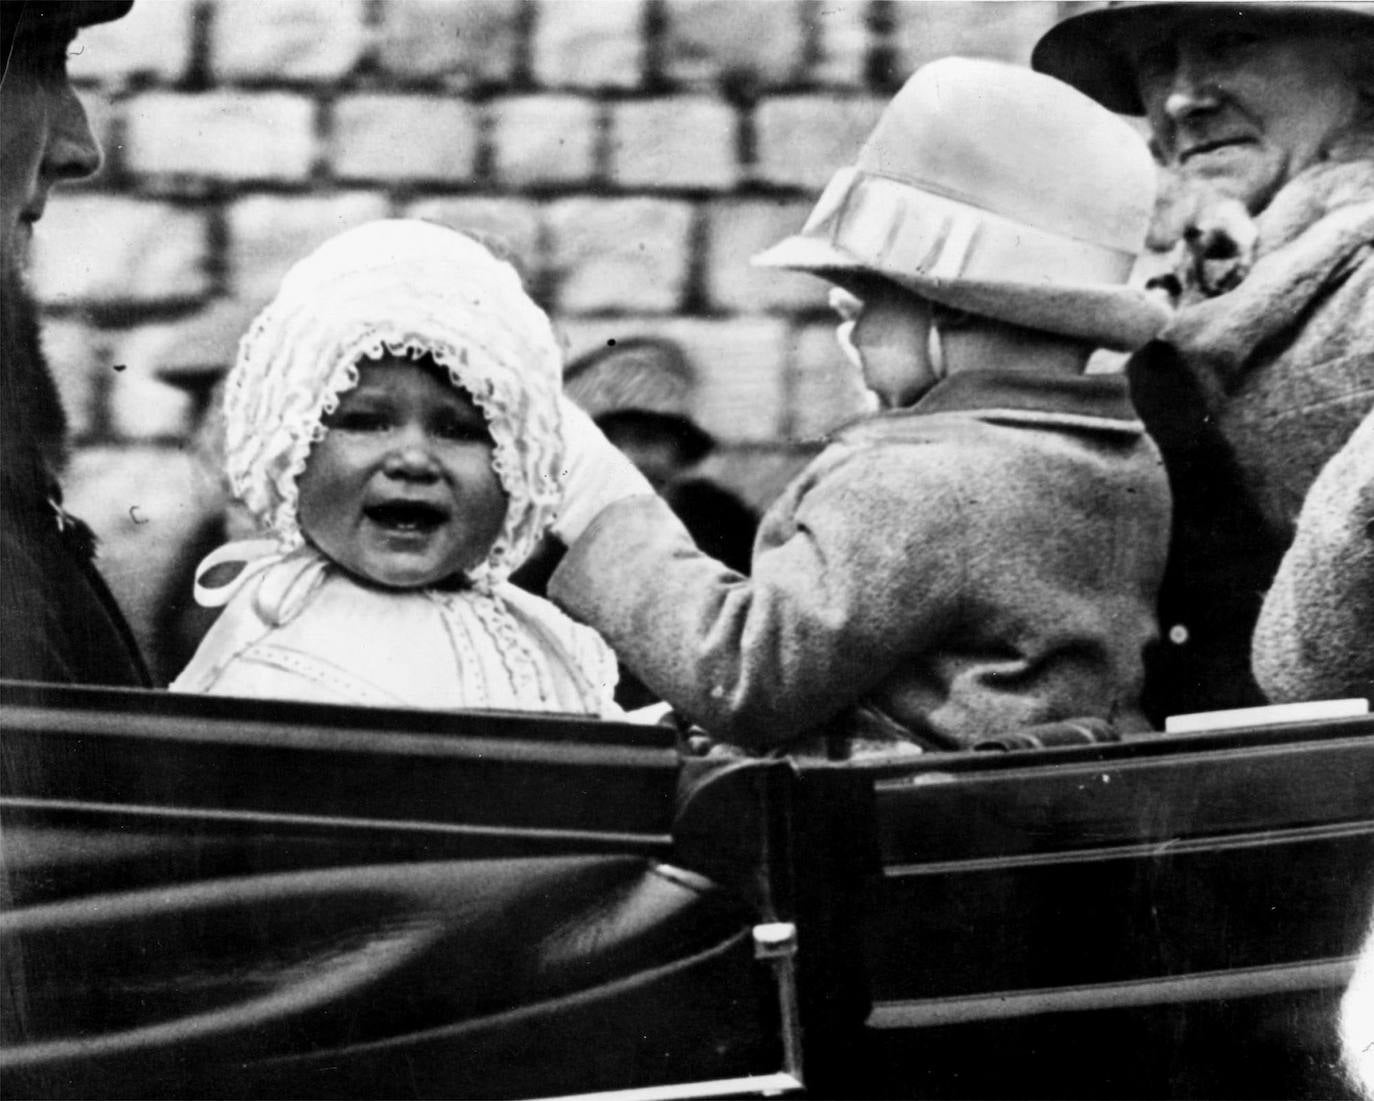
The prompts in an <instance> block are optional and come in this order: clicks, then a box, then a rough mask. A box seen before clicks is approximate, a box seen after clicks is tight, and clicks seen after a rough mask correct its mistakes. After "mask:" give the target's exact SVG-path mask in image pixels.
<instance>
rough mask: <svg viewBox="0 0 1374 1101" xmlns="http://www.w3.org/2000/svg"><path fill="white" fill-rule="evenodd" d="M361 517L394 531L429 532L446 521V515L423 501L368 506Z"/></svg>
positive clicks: (388, 502) (392, 502)
mask: <svg viewBox="0 0 1374 1101" xmlns="http://www.w3.org/2000/svg"><path fill="white" fill-rule="evenodd" d="M363 515H365V516H366V517H367V518H368V519H369V520H371V521H372V522H373V523H374V524H376V525H378V526H379V527H384V528H391V529H392V530H394V531H431V530H433V529H434V528H437V527H438V526H439V525H440V524H442V523H444V521H446V520H447V519H448V513H446V512H445V511H444V510H443V509H441V508H438V507H437V506H435V505H429V504H425V503H424V502H423V501H387V502H386V503H384V504H380V505H369V506H368V507H367V508H365V509H363Z"/></svg>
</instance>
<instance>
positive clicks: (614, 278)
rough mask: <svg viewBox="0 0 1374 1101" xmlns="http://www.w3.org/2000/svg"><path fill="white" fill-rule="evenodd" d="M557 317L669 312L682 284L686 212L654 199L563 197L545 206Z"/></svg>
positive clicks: (687, 207)
mask: <svg viewBox="0 0 1374 1101" xmlns="http://www.w3.org/2000/svg"><path fill="white" fill-rule="evenodd" d="M547 218H548V226H549V235H550V244H551V249H552V256H551V263H552V266H553V268H554V270H555V272H556V274H557V276H558V290H557V301H558V308H559V310H560V311H561V312H564V313H572V314H579V313H598V312H617V313H620V312H629V313H633V312H636V311H639V312H645V313H655V312H662V313H668V312H671V311H673V310H676V309H678V308H679V306H680V305H681V304H682V300H683V295H684V292H685V289H686V286H687V277H688V270H689V260H690V255H689V247H690V241H691V231H692V207H691V205H690V204H688V203H682V202H670V201H667V200H658V199H606V200H602V199H590V198H575V199H564V200H561V201H559V202H556V203H553V204H552V205H551V206H550V207H549V208H548V214H547Z"/></svg>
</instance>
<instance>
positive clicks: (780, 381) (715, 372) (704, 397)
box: [560, 316, 787, 444]
mask: <svg viewBox="0 0 1374 1101" xmlns="http://www.w3.org/2000/svg"><path fill="white" fill-rule="evenodd" d="M560 331H561V332H562V333H563V334H564V337H565V340H566V342H567V345H568V357H569V358H570V359H572V358H575V357H576V356H579V355H581V354H583V353H584V352H588V351H591V350H592V349H594V348H600V347H604V346H605V345H606V343H607V342H608V341H610V340H617V341H619V340H628V339H630V338H633V337H638V336H657V337H663V338H666V339H668V340H673V341H676V342H677V343H678V344H679V345H680V346H681V348H682V350H683V352H684V353H685V355H686V357H687V361H688V362H689V363H690V364H691V365H692V368H693V370H694V371H695V372H696V376H697V384H698V385H697V392H696V395H695V400H694V402H693V414H694V417H695V419H696V420H697V421H698V423H700V424H701V426H702V427H703V428H705V429H706V430H707V431H708V432H710V433H711V434H712V435H713V436H715V437H716V439H717V440H718V441H719V442H721V443H722V444H731V443H759V442H769V441H773V440H776V439H777V438H778V435H779V433H780V432H781V429H782V426H783V413H784V409H783V406H784V396H785V374H786V359H785V357H786V343H787V326H786V324H785V323H784V322H782V321H780V320H776V319H774V318H767V317H737V318H730V319H727V320H716V319H704V318H694V317H676V318H654V317H645V316H632V317H615V318H578V319H569V320H567V321H564V322H562V323H561V324H560Z"/></svg>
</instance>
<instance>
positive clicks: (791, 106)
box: [753, 95, 887, 192]
mask: <svg viewBox="0 0 1374 1101" xmlns="http://www.w3.org/2000/svg"><path fill="white" fill-rule="evenodd" d="M886 104H887V100H885V99H880V98H876V97H859V98H846V99H834V98H832V97H829V96H813V95H807V96H781V97H778V98H775V99H767V100H764V101H763V102H762V103H760V104H759V106H758V110H757V111H756V112H755V115H754V126H755V134H756V144H755V151H756V164H755V167H754V172H753V175H754V177H755V178H756V179H757V180H759V181H760V182H763V183H768V184H773V185H777V186H783V187H801V188H806V189H807V190H808V191H816V192H819V191H820V189H821V188H823V187H824V186H825V185H826V184H827V183H829V182H830V177H831V176H833V175H834V174H835V172H836V170H838V169H840V168H843V167H844V166H845V165H847V164H852V163H853V161H854V157H855V155H856V154H857V153H858V151H859V147H860V146H862V145H863V143H864V139H866V138H867V137H868V135H869V133H870V132H871V131H872V129H873V127H874V126H875V125H876V124H877V122H878V116H879V115H880V114H881V113H882V110H883V107H884V106H886Z"/></svg>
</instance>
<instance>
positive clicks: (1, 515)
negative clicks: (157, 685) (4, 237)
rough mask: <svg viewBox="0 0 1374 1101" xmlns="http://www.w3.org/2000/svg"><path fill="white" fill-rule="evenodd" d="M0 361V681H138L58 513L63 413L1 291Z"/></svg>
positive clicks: (32, 341) (15, 307) (31, 330)
mask: <svg viewBox="0 0 1374 1101" xmlns="http://www.w3.org/2000/svg"><path fill="white" fill-rule="evenodd" d="M0 302H3V333H4V348H3V358H2V359H0V418H2V419H3V423H2V424H0V444H2V445H3V454H2V457H0V678H4V679H8V680H28V681H47V682H51V683H55V684H99V685H112V686H116V687H142V686H147V685H148V684H149V683H150V681H149V677H148V671H147V669H146V668H145V667H144V664H143V660H142V658H141V657H140V656H139V653H138V646H137V643H136V642H135V641H134V637H133V634H132V633H131V632H130V630H129V626H128V623H127V622H126V621H125V619H124V616H123V614H122V613H121V612H120V610H119V607H118V605H117V604H116V603H115V600H114V597H113V596H112V595H111V593H110V590H109V588H108V587H107V586H106V584H105V581H104V579H103V578H102V577H101V576H100V574H99V573H98V572H97V570H96V568H95V563H94V561H93V559H94V552H95V540H94V538H93V537H92V535H91V533H90V530H89V529H88V528H87V527H86V525H85V524H83V523H81V522H80V521H79V520H77V519H75V518H74V517H72V516H69V515H68V514H67V513H65V512H64V511H63V510H62V507H61V502H62V491H61V489H60V488H59V487H58V483H57V479H56V476H55V474H54V471H55V469H56V467H57V465H58V464H59V463H60V458H61V447H62V439H63V436H64V433H65V427H66V426H65V420H64V418H63V416H62V409H61V405H60V403H59V401H58V397H57V392H56V389H55V388H54V386H53V384H52V378H51V376H50V375H49V374H48V371H47V367H46V365H45V364H44V363H43V359H42V354H41V352H40V350H39V346H38V333H37V326H36V324H35V323H34V319H33V316H32V310H31V308H30V306H29V304H28V302H27V300H26V299H25V298H24V297H23V292H22V291H21V290H19V289H18V288H17V287H16V286H15V282H14V280H13V279H8V280H6V281H5V285H4V287H3V293H0Z"/></svg>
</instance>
